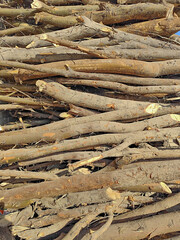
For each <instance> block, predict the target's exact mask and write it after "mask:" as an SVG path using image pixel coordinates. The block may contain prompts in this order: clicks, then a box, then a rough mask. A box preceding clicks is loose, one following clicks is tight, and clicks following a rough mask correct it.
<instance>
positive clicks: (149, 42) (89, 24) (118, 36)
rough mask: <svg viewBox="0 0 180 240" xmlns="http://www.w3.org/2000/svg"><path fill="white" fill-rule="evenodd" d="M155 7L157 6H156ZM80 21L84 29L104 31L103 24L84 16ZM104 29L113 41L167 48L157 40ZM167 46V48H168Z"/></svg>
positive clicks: (174, 47)
mask: <svg viewBox="0 0 180 240" xmlns="http://www.w3.org/2000/svg"><path fill="white" fill-rule="evenodd" d="M156 6H157V5H156ZM80 20H82V22H83V24H84V25H85V26H86V27H89V29H91V28H93V29H96V31H101V29H102V30H103V29H104V25H103V24H99V23H97V22H94V21H93V20H90V19H89V18H87V17H85V16H81V18H80ZM105 27H106V30H105V31H106V32H108V33H109V36H111V38H113V39H119V40H120V39H121V41H122V42H125V41H129V40H134V41H137V42H139V43H142V44H146V45H148V46H151V47H156V48H168V47H167V46H164V44H163V41H160V40H157V39H153V38H150V37H142V36H138V35H135V34H131V33H126V32H123V31H119V30H117V29H116V30H115V31H114V29H113V28H111V27H109V26H105ZM166 44H167V45H169V44H170V45H171V47H172V48H171V49H180V47H179V46H175V44H171V43H166ZM170 45H169V47H170Z"/></svg>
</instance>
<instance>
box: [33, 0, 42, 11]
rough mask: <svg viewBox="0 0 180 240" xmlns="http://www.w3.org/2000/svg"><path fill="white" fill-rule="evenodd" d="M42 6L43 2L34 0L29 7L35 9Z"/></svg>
mask: <svg viewBox="0 0 180 240" xmlns="http://www.w3.org/2000/svg"><path fill="white" fill-rule="evenodd" d="M42 7H43V3H42V2H41V1H39V0H34V1H33V2H32V3H31V8H36V9H40V8H42Z"/></svg>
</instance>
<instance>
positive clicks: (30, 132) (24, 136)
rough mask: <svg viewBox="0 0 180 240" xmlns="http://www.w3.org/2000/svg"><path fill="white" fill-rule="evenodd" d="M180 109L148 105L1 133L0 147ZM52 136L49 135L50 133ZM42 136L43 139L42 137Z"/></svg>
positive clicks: (176, 106) (176, 111) (179, 110)
mask: <svg viewBox="0 0 180 240" xmlns="http://www.w3.org/2000/svg"><path fill="white" fill-rule="evenodd" d="M179 112H180V107H179V105H168V106H167V105H164V106H161V105H159V104H156V103H152V104H149V105H148V106H147V108H139V109H138V111H137V109H134V108H129V109H128V111H127V109H124V111H123V110H122V109H121V110H116V111H110V112H107V113H101V114H95V115H90V116H87V117H80V118H74V119H65V120H63V121H62V120H61V121H58V122H54V123H50V124H46V125H45V126H39V127H34V128H29V129H23V130H17V131H15V132H13V137H12V133H1V138H0V144H1V145H13V144H14V145H17V144H23V143H33V142H38V141H40V140H42V139H43V138H44V139H46V140H48V141H54V140H55V138H53V136H54V133H55V132H56V131H58V129H62V128H65V127H69V126H70V125H76V124H83V123H88V122H94V121H102V120H107V121H115V120H126V119H134V118H137V117H150V116H151V117H152V116H161V115H164V114H168V113H173V114H174V113H179ZM52 132H53V134H50V133H52ZM43 136H44V137H43Z"/></svg>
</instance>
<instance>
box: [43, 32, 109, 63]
mask: <svg viewBox="0 0 180 240" xmlns="http://www.w3.org/2000/svg"><path fill="white" fill-rule="evenodd" d="M40 39H41V40H46V41H48V42H51V43H55V44H57V45H60V46H65V47H68V48H72V49H75V50H79V51H81V52H84V53H87V54H89V55H92V56H94V57H98V58H104V59H108V58H110V55H107V54H105V53H104V52H103V51H101V50H95V49H92V48H88V47H85V46H82V45H80V44H77V43H74V42H72V41H68V40H64V39H62V38H61V39H60V38H55V37H51V36H49V35H47V34H44V35H41V36H40Z"/></svg>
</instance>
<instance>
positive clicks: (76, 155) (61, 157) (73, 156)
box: [18, 151, 101, 166]
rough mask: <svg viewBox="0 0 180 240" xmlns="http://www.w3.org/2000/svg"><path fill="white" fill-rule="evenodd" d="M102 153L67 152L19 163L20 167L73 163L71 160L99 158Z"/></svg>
mask: <svg viewBox="0 0 180 240" xmlns="http://www.w3.org/2000/svg"><path fill="white" fill-rule="evenodd" d="M100 153H101V152H100V151H96V152H94V151H84V152H83V151H82V152H67V153H60V154H56V155H52V156H46V157H42V158H37V159H35V160H30V161H24V162H19V163H18V164H19V166H28V165H34V164H38V163H42V162H55V161H57V162H60V163H61V162H63V161H71V160H82V159H85V158H89V157H93V156H98V155H99V154H100Z"/></svg>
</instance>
